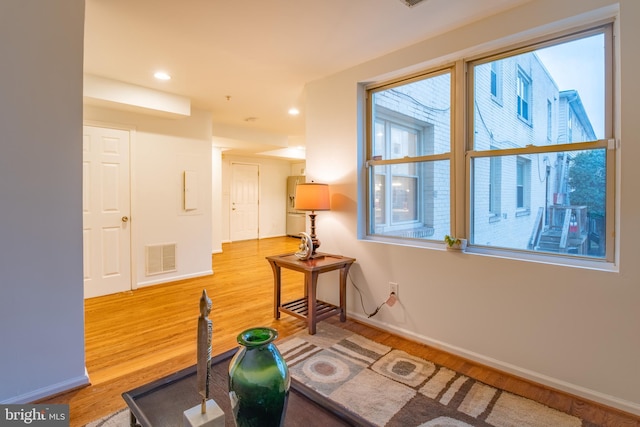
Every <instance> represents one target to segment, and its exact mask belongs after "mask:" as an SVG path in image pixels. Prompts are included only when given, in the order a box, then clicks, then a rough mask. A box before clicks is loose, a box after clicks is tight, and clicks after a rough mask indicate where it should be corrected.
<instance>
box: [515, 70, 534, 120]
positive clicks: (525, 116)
mask: <svg viewBox="0 0 640 427" xmlns="http://www.w3.org/2000/svg"><path fill="white" fill-rule="evenodd" d="M516 90H517V93H516V102H517V113H518V117H520V118H521V119H522V120H524V121H525V122H529V121H531V116H530V115H529V105H530V104H531V81H530V80H529V78H528V77H527V76H525V74H524V73H523V72H521V71H519V72H518V77H517V79H516Z"/></svg>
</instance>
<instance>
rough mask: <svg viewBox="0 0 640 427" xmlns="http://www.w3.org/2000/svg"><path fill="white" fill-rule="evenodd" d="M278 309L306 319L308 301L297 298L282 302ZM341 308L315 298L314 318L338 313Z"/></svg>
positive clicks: (321, 318)
mask: <svg viewBox="0 0 640 427" xmlns="http://www.w3.org/2000/svg"><path fill="white" fill-rule="evenodd" d="M279 310H280V311H281V312H283V313H287V314H290V315H292V316H295V317H297V318H299V319H302V320H306V319H307V317H308V316H309V302H308V300H307V298H306V297H305V298H299V299H297V300H293V301H289V302H287V303H284V304H282V305H281V306H280V307H279ZM341 312H342V309H341V308H340V307H338V306H336V305H333V304H329V303H328V302H324V301H320V300H316V320H323V319H326V318H327V317H331V316H334V315H336V314H340V313H341Z"/></svg>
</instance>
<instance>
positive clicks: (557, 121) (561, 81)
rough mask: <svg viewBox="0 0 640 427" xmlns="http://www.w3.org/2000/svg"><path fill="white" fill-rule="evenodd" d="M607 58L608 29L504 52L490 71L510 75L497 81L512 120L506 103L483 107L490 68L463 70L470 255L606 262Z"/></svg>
mask: <svg viewBox="0 0 640 427" xmlns="http://www.w3.org/2000/svg"><path fill="white" fill-rule="evenodd" d="M607 49H611V32H610V26H606V27H601V28H598V29H594V30H592V31H589V32H585V33H582V34H579V35H575V36H567V37H565V38H564V39H562V38H561V39H558V40H555V41H554V42H553V44H551V43H545V44H543V45H540V47H537V46H530V47H528V48H524V49H520V50H518V51H514V52H513V53H512V54H509V53H508V52H502V53H501V54H500V58H499V59H496V62H498V61H499V62H500V63H501V64H502V65H503V67H502V69H503V71H505V72H506V71H507V70H513V71H512V72H513V75H512V76H508V75H507V74H506V73H505V75H504V79H505V81H508V80H511V81H514V82H515V83H516V91H515V93H514V95H513V96H514V98H513V103H512V104H511V105H513V108H514V111H511V112H510V111H508V108H507V106H508V105H509V104H508V100H507V99H505V104H504V107H503V108H501V109H497V108H495V107H493V106H492V103H491V102H488V100H487V95H486V94H487V93H491V88H490V87H486V88H483V84H484V83H483V81H484V80H483V79H482V75H483V72H484V71H483V70H484V69H485V68H491V67H490V65H489V64H492V59H491V58H486V59H483V60H482V61H481V62H480V61H479V62H477V63H474V62H471V63H470V67H469V69H470V70H471V73H470V74H471V81H472V82H473V87H474V90H473V94H472V97H471V99H472V102H473V104H472V105H473V106H474V114H473V117H472V118H471V120H472V121H473V123H472V125H471V126H469V128H470V129H473V131H472V132H470V133H469V138H470V141H469V142H468V143H469V145H470V147H472V149H471V150H469V151H467V155H468V157H469V170H470V177H469V179H470V183H471V203H470V212H469V215H470V224H469V225H470V227H469V228H470V235H469V236H468V239H469V243H470V244H471V245H472V246H473V245H477V246H486V247H492V248H501V249H515V250H519V251H531V252H539V253H545V254H559V255H562V256H578V257H588V258H591V259H605V260H612V248H611V247H609V246H607V241H606V240H607V238H606V237H607V233H606V230H608V229H609V228H608V227H611V226H612V222H611V218H609V215H608V213H609V212H613V194H610V192H608V191H607V189H608V187H607V182H613V181H612V180H613V171H614V167H615V164H614V162H613V161H614V159H613V157H614V156H608V155H607V152H608V148H609V147H608V144H607V141H606V139H609V138H613V135H612V130H611V126H610V125H607V123H611V121H610V117H611V111H607V110H606V108H607V107H606V106H607V105H612V103H611V102H610V101H606V99H607V97H610V96H611V93H612V90H611V88H612V82H611V81H607V80H606V79H605V76H607V75H610V74H609V73H610V72H611V70H610V66H611V65H610V61H606V60H605V58H606V57H608V55H610V54H611V52H608V51H607ZM609 57H610V56H609ZM568 58H571V61H577V63H579V64H581V66H580V67H576V66H575V65H572V64H575V63H574V62H572V63H571V64H569V63H568V61H569V59H568ZM578 73H579V77H580V79H578V78H577V76H576V74H578ZM582 81H584V82H585V84H582ZM486 84H487V85H491V84H492V82H491V81H490V80H489V81H487V83H486ZM537 100H539V101H537ZM551 100H553V101H551ZM535 102H540V104H541V105H536V104H535ZM554 103H555V106H556V107H555V108H554ZM538 116H540V117H538ZM510 117H517V118H518V119H519V120H513V119H510ZM498 161H499V162H500V164H501V176H500V177H499V176H498V173H497V172H496V170H497V168H498V166H497V164H498ZM498 180H500V182H498ZM487 188H488V189H489V191H488V193H484V191H487V190H486V189H487ZM487 200H488V205H489V212H487V209H486V206H487V202H486V201H487ZM498 206H499V207H500V208H499V209H500V214H501V218H500V221H496V220H495V217H496V214H497V209H498ZM608 220H609V222H608ZM609 243H611V242H609Z"/></svg>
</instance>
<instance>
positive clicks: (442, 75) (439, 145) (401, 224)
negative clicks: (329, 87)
mask: <svg viewBox="0 0 640 427" xmlns="http://www.w3.org/2000/svg"><path fill="white" fill-rule="evenodd" d="M451 76H452V71H451V70H450V69H447V70H443V71H440V72H438V73H433V74H429V75H425V76H421V77H419V78H416V79H413V80H412V81H410V82H409V83H405V84H402V85H389V86H383V87H380V88H376V89H375V90H371V91H370V96H369V99H370V100H371V104H370V114H369V117H370V123H373V126H370V129H372V133H373V134H372V135H370V137H369V141H370V142H369V144H368V145H369V146H368V162H367V163H368V167H369V171H368V174H367V175H368V192H367V193H368V195H369V203H368V206H369V209H368V215H367V217H368V226H367V230H368V233H367V234H368V235H370V236H378V237H380V236H381V237H391V238H406V239H437V240H441V239H442V238H443V237H444V235H445V234H448V233H449V217H450V202H449V198H450V185H449V182H450V178H449V156H450V152H451V103H450V93H451V86H452V84H451V79H452V77H451Z"/></svg>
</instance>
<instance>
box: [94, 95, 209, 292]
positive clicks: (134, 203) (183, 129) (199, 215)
mask: <svg viewBox="0 0 640 427" xmlns="http://www.w3.org/2000/svg"><path fill="white" fill-rule="evenodd" d="M84 119H85V122H88V123H92V124H94V123H104V124H107V126H109V125H114V126H116V125H120V126H125V127H126V126H129V127H133V128H134V129H135V132H134V137H133V140H132V141H131V177H132V182H131V185H132V191H131V222H130V224H131V230H132V257H133V261H134V266H133V267H134V268H135V270H134V271H135V274H134V276H135V281H136V282H135V284H134V287H140V286H148V285H153V284H157V283H163V282H168V281H173V280H178V279H185V278H189V277H196V276H202V275H206V274H211V273H212V270H211V250H212V213H211V209H212V203H211V200H212V174H211V170H212V169H211V165H212V159H213V157H212V148H211V113H209V112H207V111H201V110H194V109H192V111H191V116H190V117H186V118H177V119H172V118H162V117H154V116H151V115H144V114H138V113H131V112H127V111H116V110H111V109H106V108H101V107H94V106H85V109H84ZM185 170H188V171H194V172H196V174H197V182H198V208H197V209H195V210H190V211H185V210H184V209H183V199H182V194H183V193H182V192H183V173H184V171H185ZM168 243H176V245H177V246H176V247H177V252H176V263H177V271H175V272H171V273H164V274H158V275H152V276H147V275H146V273H145V246H147V245H157V244H168Z"/></svg>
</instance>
